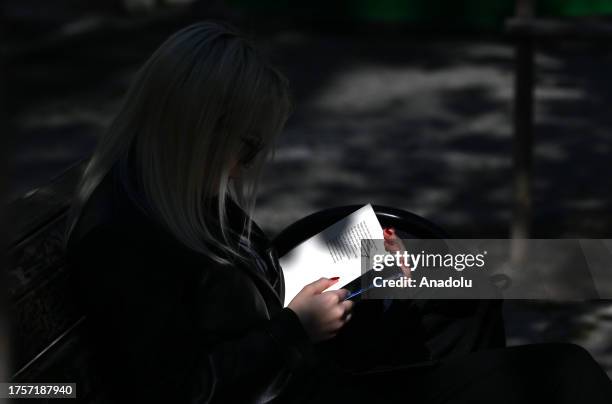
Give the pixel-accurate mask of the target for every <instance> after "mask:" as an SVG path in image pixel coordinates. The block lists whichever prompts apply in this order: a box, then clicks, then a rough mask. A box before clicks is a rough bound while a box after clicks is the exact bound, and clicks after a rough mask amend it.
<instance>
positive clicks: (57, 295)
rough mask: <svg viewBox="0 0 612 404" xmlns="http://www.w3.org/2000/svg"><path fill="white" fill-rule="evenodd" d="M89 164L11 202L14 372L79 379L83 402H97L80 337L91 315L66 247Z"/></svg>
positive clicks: (18, 378)
mask: <svg viewBox="0 0 612 404" xmlns="http://www.w3.org/2000/svg"><path fill="white" fill-rule="evenodd" d="M83 168H84V162H79V163H78V164H76V165H74V166H72V167H70V168H69V169H68V170H66V171H65V172H63V173H62V174H61V175H60V176H58V177H57V178H56V179H55V180H53V181H52V182H51V183H50V184H48V185H46V186H44V187H41V188H38V189H35V190H33V191H31V192H29V193H28V194H26V195H25V196H23V197H22V198H20V199H18V200H16V201H14V202H13V203H11V204H10V205H9V206H8V207H7V213H8V214H7V220H8V222H9V228H10V239H9V251H8V253H9V255H8V259H9V268H8V298H9V306H10V313H11V324H10V331H11V332H10V336H11V371H10V374H11V375H12V378H11V379H12V381H13V382H21V383H23V382H66V383H68V382H69V383H76V384H77V397H78V400H77V401H78V402H82V403H93V402H96V401H95V397H96V394H95V389H94V387H93V383H92V380H93V378H92V377H91V372H90V371H89V367H88V363H89V353H88V352H87V349H86V347H85V346H84V344H83V343H82V340H81V339H80V338H79V336H80V333H81V332H82V328H83V324H84V322H85V321H86V318H85V316H84V314H83V312H82V311H81V310H80V306H79V305H78V304H75V301H74V297H73V294H72V291H71V288H70V277H71V272H70V268H69V267H68V266H67V265H66V262H65V259H64V251H63V234H64V228H65V224H66V219H67V213H68V207H69V204H70V201H71V198H72V194H73V191H74V189H75V187H76V185H77V183H78V180H79V178H80V176H81V173H82V170H83ZM70 401H71V402H73V403H74V402H75V400H74V399H73V400H70ZM39 402H44V400H40V401H39ZM52 402H57V400H53V401H52Z"/></svg>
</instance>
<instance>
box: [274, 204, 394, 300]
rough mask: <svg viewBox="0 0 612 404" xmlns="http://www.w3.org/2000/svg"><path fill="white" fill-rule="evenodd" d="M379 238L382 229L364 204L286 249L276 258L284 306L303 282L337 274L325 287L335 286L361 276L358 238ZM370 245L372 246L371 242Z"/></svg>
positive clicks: (369, 206) (370, 206)
mask: <svg viewBox="0 0 612 404" xmlns="http://www.w3.org/2000/svg"><path fill="white" fill-rule="evenodd" d="M382 238H383V230H382V228H381V226H380V223H379V222H378V219H377V218H376V213H374V209H373V208H372V205H370V204H368V205H365V206H364V207H362V208H360V209H359V210H357V211H355V212H353V213H352V214H350V215H349V216H347V217H345V218H344V219H342V220H340V221H339V222H336V223H335V224H333V225H332V226H330V227H328V228H327V229H325V230H323V231H322V232H321V233H319V234H317V235H315V236H313V237H311V238H309V239H308V240H306V241H304V242H303V243H301V244H300V245H298V246H297V247H296V248H294V249H293V250H291V251H289V252H288V253H287V254H285V255H284V256H283V257H281V259H280V264H281V267H282V269H283V275H284V277H285V302H284V305H285V307H287V305H288V304H289V302H290V301H291V300H292V299H293V298H294V297H295V295H297V294H298V293H299V291H300V290H302V288H303V287H304V286H306V285H307V284H309V283H312V282H314V281H316V280H317V279H319V278H321V277H325V278H332V277H334V276H339V277H340V280H339V281H338V282H337V283H336V284H335V285H333V286H332V287H330V288H329V289H328V290H335V289H341V288H342V287H343V286H344V285H346V284H347V283H349V282H351V281H352V280H354V279H356V278H358V277H359V276H361V255H362V254H361V240H362V239H382ZM377 244H379V243H377ZM370 248H376V247H375V246H374V245H373V244H372V245H371V247H370ZM369 253H370V254H372V253H374V254H384V251H382V252H375V251H370V252H369Z"/></svg>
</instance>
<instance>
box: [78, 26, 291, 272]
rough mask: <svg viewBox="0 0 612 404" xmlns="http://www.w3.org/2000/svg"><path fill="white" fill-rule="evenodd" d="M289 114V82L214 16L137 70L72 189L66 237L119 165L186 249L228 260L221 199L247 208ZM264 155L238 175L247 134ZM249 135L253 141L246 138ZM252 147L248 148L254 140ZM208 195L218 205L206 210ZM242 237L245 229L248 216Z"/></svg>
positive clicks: (230, 251) (232, 248) (231, 253)
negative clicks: (235, 169) (233, 175)
mask: <svg viewBox="0 0 612 404" xmlns="http://www.w3.org/2000/svg"><path fill="white" fill-rule="evenodd" d="M289 113H290V100H289V90H288V83H287V80H286V79H285V78H284V77H283V76H282V74H280V73H279V72H278V71H277V70H275V69H274V68H272V67H271V66H270V65H269V64H268V63H267V61H265V60H264V59H263V58H262V56H261V55H260V54H259V53H258V52H257V51H256V50H255V48H254V47H253V46H252V45H251V44H250V43H249V41H247V40H246V39H245V38H243V37H242V36H241V35H240V34H239V33H237V32H236V31H235V30H234V29H233V28H231V27H229V26H226V25H222V24H218V23H212V22H203V23H197V24H194V25H191V26H189V27H187V28H185V29H182V30H181V31H179V32H177V33H175V34H174V35H172V36H171V37H170V38H169V39H168V40H166V41H165V42H164V43H163V44H162V45H161V46H160V47H159V49H157V51H155V52H154V53H153V55H152V56H151V57H150V58H149V60H148V61H147V62H146V63H145V64H144V66H143V67H142V68H141V70H140V71H139V72H138V74H137V75H136V78H135V79H134V81H133V83H132V85H131V87H130V89H129V91H128V94H127V96H126V98H125V100H124V103H123V106H122V108H121V110H120V111H119V113H118V115H117V117H116V118H115V120H114V122H113V123H112V124H111V126H110V127H109V129H108V131H107V132H106V133H105V135H104V136H103V137H102V138H101V139H100V141H99V144H98V146H97V149H96V151H95V153H94V155H93V157H92V159H91V160H90V162H89V164H88V166H87V168H86V170H85V172H84V175H83V179H82V182H81V184H80V186H79V187H78V190H77V195H76V198H75V202H74V204H73V209H72V214H71V219H69V225H68V229H67V238H66V239H68V237H69V236H70V233H71V231H72V230H73V228H74V227H75V224H76V223H77V221H78V217H79V214H80V211H81V210H82V208H83V206H84V205H85V203H86V202H87V200H88V199H89V197H90V196H91V194H92V193H93V191H94V190H95V188H96V187H97V186H98V184H99V183H100V182H101V181H102V179H103V178H104V176H105V175H106V174H107V173H108V172H109V171H110V170H111V168H112V167H113V166H115V165H117V166H118V169H119V170H118V171H119V173H121V174H120V175H121V178H122V179H124V181H123V180H122V181H123V182H124V183H128V184H129V183H130V182H129V181H127V179H128V178H132V179H133V184H135V185H134V189H133V190H132V192H137V193H138V194H139V195H140V196H141V197H142V199H143V201H144V207H145V209H146V211H147V213H148V214H149V215H152V216H153V217H154V218H155V219H157V220H158V221H159V222H160V223H162V224H163V225H164V226H165V228H166V229H167V230H168V231H169V232H170V233H172V234H173V235H174V236H175V238H176V239H178V240H179V241H180V242H181V243H183V244H184V245H185V246H187V247H189V248H191V249H193V250H195V251H198V252H201V253H204V254H207V255H209V256H210V257H212V258H213V259H214V260H216V261H218V262H222V263H226V262H228V261H229V260H231V259H232V257H242V255H241V253H240V250H239V248H238V246H237V245H236V244H235V243H232V242H230V238H229V236H228V232H229V230H228V229H229V227H228V219H227V212H226V202H227V198H231V199H232V200H233V201H234V202H236V203H237V204H238V205H239V206H241V207H242V208H243V209H244V210H245V211H246V212H247V214H248V215H249V216H250V214H251V213H252V211H253V207H254V204H255V197H256V195H255V193H256V190H257V179H258V177H259V174H260V171H261V166H262V165H263V163H264V161H265V160H266V157H267V156H269V155H270V152H271V150H272V146H273V140H274V138H275V136H276V135H277V134H278V133H279V132H280V131H281V130H282V128H283V126H284V124H285V121H286V119H287V117H288V115H289ZM253 138H255V139H257V141H258V142H260V143H261V145H262V149H263V150H262V152H260V153H258V154H257V156H256V157H255V158H254V159H253V160H252V161H251V162H250V167H249V168H248V170H243V171H244V172H243V174H242V175H240V176H239V178H234V179H232V178H230V172H231V170H232V167H233V165H234V164H235V163H237V162H238V161H239V160H240V156H241V155H243V154H244V152H245V148H247V147H249V144H251V143H252V139H253ZM249 139H251V141H249ZM251 146H252V145H251ZM211 201H214V205H216V206H208V205H210V204H211V203H212V202H211ZM245 233H246V234H243V235H246V237H247V238H248V237H249V235H250V222H249V223H246V226H245Z"/></svg>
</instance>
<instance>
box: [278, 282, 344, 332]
mask: <svg viewBox="0 0 612 404" xmlns="http://www.w3.org/2000/svg"><path fill="white" fill-rule="evenodd" d="M336 282H338V279H337V278H332V279H328V278H321V279H319V280H318V281H315V282H313V283H311V284H308V285H306V286H304V288H303V289H302V290H301V291H300V293H298V294H297V295H296V296H295V297H294V298H293V300H291V302H290V303H289V305H288V306H287V307H289V308H290V309H291V310H293V311H294V312H295V314H297V316H298V318H299V319H300V322H301V323H302V326H303V327H304V329H305V330H306V333H307V334H308V336H309V337H310V340H311V341H313V342H318V341H323V340H326V339H329V338H331V337H333V336H335V335H336V334H337V333H338V331H339V330H340V328H342V327H343V326H344V324H346V323H347V322H348V321H349V320H350V319H351V309H352V308H353V302H352V301H350V300H346V301H345V300H344V298H345V297H346V296H347V295H348V294H349V291H348V290H346V289H340V290H331V291H329V292H323V291H324V290H325V289H327V288H329V287H330V286H332V285H333V284H334V283H336Z"/></svg>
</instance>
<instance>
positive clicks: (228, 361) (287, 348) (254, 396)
mask: <svg viewBox="0 0 612 404" xmlns="http://www.w3.org/2000/svg"><path fill="white" fill-rule="evenodd" d="M309 345H310V342H309V341H308V339H307V336H306V335H305V333H304V330H303V328H302V326H301V324H300V323H299V320H298V318H297V317H296V315H295V313H293V312H292V311H291V310H290V309H283V310H282V311H280V312H279V313H277V314H276V315H275V316H274V317H273V318H272V319H270V320H267V321H266V322H265V323H264V324H262V325H261V326H260V327H256V328H254V329H252V330H250V331H249V332H248V333H247V334H246V335H244V336H243V337H241V338H238V339H228V340H225V341H221V342H220V343H219V344H217V345H216V346H214V347H212V348H211V349H208V350H207V351H206V352H204V354H203V359H204V360H203V363H202V365H201V366H200V370H199V372H196V373H197V374H198V377H197V379H196V381H195V386H196V388H197V389H198V390H199V391H198V392H197V394H196V395H195V396H196V397H197V399H196V400H194V402H197V403H200V402H202V403H207V402H245V403H250V402H258V403H260V402H268V401H270V400H272V399H273V398H275V397H277V396H279V395H280V394H282V393H283V390H284V388H285V387H286V386H287V385H288V383H289V382H298V383H299V382H300V380H291V378H292V376H295V374H301V373H302V372H303V371H304V368H308V367H309V365H312V361H311V359H312V358H310V355H311V353H310V351H311V347H310V346H309ZM198 382H199V383H198Z"/></svg>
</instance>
